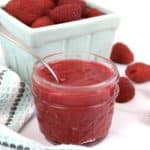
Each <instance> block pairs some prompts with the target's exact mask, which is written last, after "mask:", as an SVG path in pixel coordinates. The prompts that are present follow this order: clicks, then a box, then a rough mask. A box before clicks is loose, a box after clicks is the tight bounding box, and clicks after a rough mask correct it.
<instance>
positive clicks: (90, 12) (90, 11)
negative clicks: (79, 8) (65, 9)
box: [84, 8, 104, 18]
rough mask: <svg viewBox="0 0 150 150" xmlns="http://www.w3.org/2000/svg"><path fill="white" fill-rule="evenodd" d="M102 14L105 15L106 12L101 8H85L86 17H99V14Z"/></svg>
mask: <svg viewBox="0 0 150 150" xmlns="http://www.w3.org/2000/svg"><path fill="white" fill-rule="evenodd" d="M101 15H104V13H103V12H101V11H100V10H98V9H96V8H87V9H85V10H84V17H85V18H89V17H97V16H101Z"/></svg>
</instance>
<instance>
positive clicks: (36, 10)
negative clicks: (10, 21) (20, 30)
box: [5, 0, 55, 25]
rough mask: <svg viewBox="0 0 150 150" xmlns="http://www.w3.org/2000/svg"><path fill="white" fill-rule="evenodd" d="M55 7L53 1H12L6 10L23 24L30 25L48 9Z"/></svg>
mask: <svg viewBox="0 0 150 150" xmlns="http://www.w3.org/2000/svg"><path fill="white" fill-rule="evenodd" d="M54 7H55V4H54V2H53V1H52V0H11V1H10V2H8V4H7V5H6V7H5V9H6V11H7V12H8V13H10V14H11V15H13V16H14V17H16V18H18V19H19V20H20V21H22V22H23V23H25V24H27V25H30V24H31V23H32V22H33V21H34V20H36V19H37V18H39V17H41V16H42V15H43V14H44V12H45V11H46V10H47V9H49V8H54Z"/></svg>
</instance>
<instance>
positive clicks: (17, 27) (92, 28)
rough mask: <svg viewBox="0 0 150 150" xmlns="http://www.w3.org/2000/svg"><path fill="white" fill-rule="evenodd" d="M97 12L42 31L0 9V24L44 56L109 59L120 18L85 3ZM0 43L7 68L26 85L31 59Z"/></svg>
mask: <svg viewBox="0 0 150 150" xmlns="http://www.w3.org/2000/svg"><path fill="white" fill-rule="evenodd" d="M86 1H87V3H88V4H89V5H90V6H92V7H96V8H98V9H100V10H101V11H103V12H104V13H106V14H105V15H103V16H98V17H93V18H89V19H83V20H79V21H73V22H68V23H63V24H58V25H53V26H47V27H42V28H36V29H33V28H30V27H28V26H26V25H25V24H23V23H21V22H20V21H19V20H17V19H16V18H14V17H13V16H11V15H9V14H8V13H7V12H6V11H5V10H3V9H2V8H0V23H1V25H2V26H3V27H4V28H5V29H7V30H8V31H9V32H10V33H11V34H13V35H14V36H15V37H16V38H18V39H20V40H21V41H22V42H24V43H25V44H27V45H28V46H30V47H32V48H33V49H34V50H35V51H36V53H37V54H38V55H39V56H41V57H45V56H46V55H48V54H51V53H56V52H60V51H72V52H75V51H76V52H78V51H82V52H92V53H97V54H100V55H102V56H104V57H109V55H110V50H111V46H112V42H113V39H114V36H115V32H116V30H117V28H118V25H119V23H120V17H119V16H118V15H117V14H115V13H113V12H111V11H110V10H108V9H105V8H103V7H102V6H99V5H97V4H95V3H94V1H91V0H86ZM1 44H2V47H3V49H4V55H5V59H6V62H7V65H8V66H9V67H10V68H12V69H13V70H14V71H16V72H17V73H19V74H20V75H21V77H22V78H23V79H24V80H25V81H27V82H28V83H30V79H31V72H32V67H33V64H34V62H35V59H34V58H33V57H32V56H30V55H29V54H27V53H26V52H25V51H24V50H22V49H20V48H19V47H18V46H17V45H14V44H13V43H11V42H10V41H8V40H7V39H5V38H2V37H1Z"/></svg>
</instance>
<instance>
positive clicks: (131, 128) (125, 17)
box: [0, 0, 150, 150]
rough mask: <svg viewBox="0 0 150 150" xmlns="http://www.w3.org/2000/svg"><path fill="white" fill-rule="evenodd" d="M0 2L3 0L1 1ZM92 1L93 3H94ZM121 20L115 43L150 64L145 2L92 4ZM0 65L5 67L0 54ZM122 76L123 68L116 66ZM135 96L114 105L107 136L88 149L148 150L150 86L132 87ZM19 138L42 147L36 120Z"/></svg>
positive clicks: (109, 0) (118, 0) (117, 0)
mask: <svg viewBox="0 0 150 150" xmlns="http://www.w3.org/2000/svg"><path fill="white" fill-rule="evenodd" d="M0 1H2V0H0ZM93 1H94V0H93ZM95 1H97V3H101V4H102V5H104V6H106V7H108V8H111V9H113V10H115V11H116V12H118V13H119V14H120V15H121V16H122V23H121V25H120V28H119V30H118V32H117V35H116V38H115V41H123V42H125V43H126V44H127V45H128V46H129V47H130V48H131V49H132V51H133V52H134V54H135V61H143V62H145V63H148V64H150V21H149V20H150V19H149V18H150V15H149V14H150V9H149V3H148V0H138V1H137V0H132V1H131V0H125V1H121V0H95ZM0 62H1V63H2V64H4V60H3V55H2V52H1V50H0ZM118 67H119V71H120V73H121V75H123V74H124V69H125V66H118ZM135 88H136V96H135V98H134V99H133V100H132V101H131V102H129V103H126V104H116V106H115V113H114V117H113V122H112V126H111V129H110V132H109V135H108V136H107V137H106V138H105V140H103V141H102V142H100V143H98V144H97V145H95V146H93V147H91V148H90V149H92V150H93V149H94V150H95V149H99V150H135V149H136V150H150V82H148V83H144V84H138V85H135ZM20 134H22V135H24V136H26V137H29V138H31V139H34V140H35V141H38V142H40V143H42V144H45V145H52V144H51V143H49V142H47V141H46V140H45V138H44V137H43V135H42V134H41V133H40V131H39V128H38V124H37V120H36V117H35V116H33V117H32V119H31V120H30V121H29V122H28V123H27V124H26V125H25V126H24V128H23V129H22V130H21V132H20Z"/></svg>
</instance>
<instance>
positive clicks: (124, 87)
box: [116, 77, 135, 103]
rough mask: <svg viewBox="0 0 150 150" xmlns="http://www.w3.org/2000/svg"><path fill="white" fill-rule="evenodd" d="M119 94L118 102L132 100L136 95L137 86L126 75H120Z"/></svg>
mask: <svg viewBox="0 0 150 150" xmlns="http://www.w3.org/2000/svg"><path fill="white" fill-rule="evenodd" d="M118 85H119V89H120V91H119V95H118V97H117V100H116V101H117V102H119V103H124V102H128V101H130V100H131V99H132V98H133V97H134V95H135V88H134V86H133V85H132V83H131V81H129V79H128V78H126V77H120V79H119V83H118Z"/></svg>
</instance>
